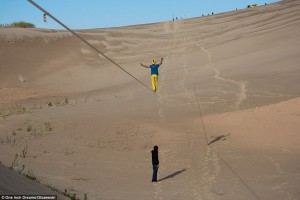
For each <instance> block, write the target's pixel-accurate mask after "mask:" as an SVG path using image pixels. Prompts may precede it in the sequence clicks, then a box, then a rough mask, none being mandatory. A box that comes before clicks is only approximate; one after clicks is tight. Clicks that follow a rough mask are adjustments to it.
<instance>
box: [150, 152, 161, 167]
mask: <svg viewBox="0 0 300 200" xmlns="http://www.w3.org/2000/svg"><path fill="white" fill-rule="evenodd" d="M151 153H152V165H159V160H158V151H155V150H152V151H151Z"/></svg>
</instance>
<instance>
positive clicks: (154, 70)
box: [141, 58, 163, 92]
mask: <svg viewBox="0 0 300 200" xmlns="http://www.w3.org/2000/svg"><path fill="white" fill-rule="evenodd" d="M162 62H163V58H161V59H160V63H159V64H156V60H154V59H153V60H152V65H149V66H147V65H144V64H142V63H141V66H142V67H145V68H150V69H151V82H152V89H153V92H156V90H157V82H158V68H159V67H160V66H161V65H162Z"/></svg>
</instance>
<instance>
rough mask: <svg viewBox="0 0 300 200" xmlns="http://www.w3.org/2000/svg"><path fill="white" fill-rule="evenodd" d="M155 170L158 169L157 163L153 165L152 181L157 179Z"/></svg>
mask: <svg viewBox="0 0 300 200" xmlns="http://www.w3.org/2000/svg"><path fill="white" fill-rule="evenodd" d="M157 171H158V167H157V165H153V174H152V181H157Z"/></svg>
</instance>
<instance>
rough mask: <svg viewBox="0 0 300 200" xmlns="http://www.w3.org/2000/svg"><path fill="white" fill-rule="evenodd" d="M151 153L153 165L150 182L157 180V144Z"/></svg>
mask: <svg viewBox="0 0 300 200" xmlns="http://www.w3.org/2000/svg"><path fill="white" fill-rule="evenodd" d="M151 154H152V166H153V174H152V182H157V171H158V168H159V160H158V146H157V145H155V146H154V147H153V150H152V151H151Z"/></svg>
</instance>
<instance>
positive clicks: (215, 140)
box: [208, 133, 230, 145]
mask: <svg viewBox="0 0 300 200" xmlns="http://www.w3.org/2000/svg"><path fill="white" fill-rule="evenodd" d="M229 135H230V133H229V134H227V135H220V136H217V137H213V136H211V137H212V138H214V139H213V140H212V141H210V142H209V143H208V145H211V144H213V143H215V142H217V141H219V140H221V139H223V140H226V137H227V136H229Z"/></svg>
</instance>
